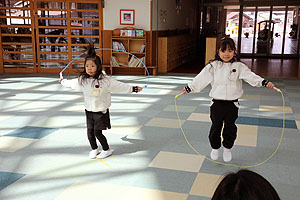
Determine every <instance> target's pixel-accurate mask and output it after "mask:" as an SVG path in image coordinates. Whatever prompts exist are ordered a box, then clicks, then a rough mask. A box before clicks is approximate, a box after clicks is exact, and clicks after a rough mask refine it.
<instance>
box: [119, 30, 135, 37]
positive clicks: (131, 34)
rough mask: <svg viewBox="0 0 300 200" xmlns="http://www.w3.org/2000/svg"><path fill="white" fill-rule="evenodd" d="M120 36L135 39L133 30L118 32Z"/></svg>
mask: <svg viewBox="0 0 300 200" xmlns="http://www.w3.org/2000/svg"><path fill="white" fill-rule="evenodd" d="M120 36H122V37H126V36H128V37H135V30H120Z"/></svg>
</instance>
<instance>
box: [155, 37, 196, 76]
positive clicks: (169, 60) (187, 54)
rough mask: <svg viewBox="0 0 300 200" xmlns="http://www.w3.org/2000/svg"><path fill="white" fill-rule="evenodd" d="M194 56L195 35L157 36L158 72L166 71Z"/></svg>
mask: <svg viewBox="0 0 300 200" xmlns="http://www.w3.org/2000/svg"><path fill="white" fill-rule="evenodd" d="M195 56H196V37H195V36H193V35H179V36H171V37H159V38H158V72H168V71H170V70H172V69H174V68H176V67H178V66H180V65H182V64H184V63H187V62H189V61H191V60H192V59H194V58H195Z"/></svg>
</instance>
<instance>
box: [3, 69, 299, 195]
mask: <svg viewBox="0 0 300 200" xmlns="http://www.w3.org/2000/svg"><path fill="white" fill-rule="evenodd" d="M57 77H58V75H57V76H56V75H53V74H45V75H44V74H43V75H41V74H38V75H36V74H34V75H24V74H17V75H16V74H15V75H13V74H10V75H8V74H1V75H0V97H1V98H0V107H1V113H0V127H1V129H0V158H1V159H0V199H4V200H11V199H18V200H23V199H49V200H50V199H59V200H61V199H63V200H69V199H80V200H81V199H89V197H90V198H91V199H95V198H96V199H112V200H117V199H124V197H125V196H126V197H128V198H130V199H139V200H140V199H143V200H147V199H149V200H196V199H201V200H208V199H210V197H211V196H212V194H213V191H214V189H215V187H216V185H217V184H218V182H219V181H220V180H221V178H222V177H223V176H224V175H225V174H226V173H228V172H232V171H236V170H238V168H237V167H234V166H225V165H222V164H216V163H212V162H210V161H209V160H207V159H205V157H204V156H208V155H209V153H210V146H209V143H208V131H209V128H210V119H209V106H210V104H211V98H210V97H209V96H208V93H209V90H210V88H209V87H208V88H206V89H205V90H203V91H202V92H201V93H199V94H189V95H182V96H180V97H179V98H178V99H177V101H176V103H177V106H178V111H179V116H180V119H181V121H180V122H181V124H182V128H183V130H184V132H185V134H186V137H187V140H188V142H189V143H190V145H192V146H193V147H194V148H195V150H196V151H197V152H199V153H196V152H195V151H194V150H193V149H192V148H191V147H190V146H189V144H188V143H187V141H186V140H185V138H184V136H183V134H182V131H181V129H180V127H179V123H178V119H177V114H176V109H175V106H174V104H175V102H174V96H175V95H176V94H178V93H179V92H180V90H181V89H182V88H183V86H184V85H185V84H186V83H188V82H190V81H191V80H192V78H193V76H189V75H182V74H180V75H176V74H169V75H166V76H155V77H150V79H149V80H150V82H149V85H148V87H147V88H144V90H143V91H142V92H141V93H139V94H130V95H127V94H126V95H124V94H113V95H112V106H111V108H110V113H111V122H112V129H111V130H108V131H104V134H105V135H106V136H107V138H108V141H109V143H110V146H111V148H112V149H114V154H113V155H112V156H111V157H109V158H107V159H104V160H90V159H88V153H89V151H90V149H89V144H88V140H87V137H86V128H85V127H86V126H85V115H84V112H83V111H84V107H83V99H82V96H81V93H80V92H77V91H72V90H69V89H67V88H63V87H62V86H61V85H60V84H58V78H57ZM69 77H72V76H69ZM114 77H115V78H116V79H118V80H121V81H123V82H127V83H132V84H134V85H136V84H137V85H139V86H143V85H145V83H147V78H146V77H144V76H114ZM272 81H273V82H274V83H275V84H276V86H277V87H278V88H280V89H281V90H282V91H283V94H284V97H285V105H286V107H285V118H286V121H285V131H284V135H283V138H282V143H281V145H280V147H279V150H278V152H277V154H276V155H275V156H274V157H273V158H272V159H270V160H269V161H268V162H266V163H264V164H262V165H259V166H255V167H252V168H250V169H251V170H254V171H256V172H258V173H260V174H261V175H263V176H264V177H266V178H267V179H268V180H269V181H270V182H271V183H272V185H273V186H274V187H275V188H276V190H277V191H278V193H279V195H280V197H281V199H284V200H294V199H298V198H299V196H300V191H299V187H300V171H299V168H300V156H299V152H300V145H299V143H300V132H299V129H300V88H299V85H300V80H296V79H272ZM244 90H245V94H244V96H243V97H242V98H241V99H240V104H241V107H240V111H239V118H238V120H237V125H238V139H237V140H236V143H235V146H234V148H233V160H232V162H231V163H232V164H235V165H242V166H248V165H256V164H259V163H261V162H263V161H264V160H265V159H267V158H268V157H269V156H270V155H271V154H272V153H273V152H274V151H275V149H276V147H277V145H278V143H279V141H280V137H281V134H282V130H283V129H282V126H283V121H282V119H283V113H282V108H283V107H282V98H281V95H280V93H278V92H275V91H272V90H268V89H266V88H253V87H251V86H249V85H248V84H246V83H244ZM219 161H220V162H222V157H221V158H220V159H219Z"/></svg>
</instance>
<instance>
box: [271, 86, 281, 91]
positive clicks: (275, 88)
mask: <svg viewBox="0 0 300 200" xmlns="http://www.w3.org/2000/svg"><path fill="white" fill-rule="evenodd" d="M273 89H274V90H276V91H277V92H281V90H280V89H278V88H277V87H275V86H274V87H273Z"/></svg>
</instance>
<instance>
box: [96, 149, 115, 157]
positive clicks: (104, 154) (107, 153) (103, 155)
mask: <svg viewBox="0 0 300 200" xmlns="http://www.w3.org/2000/svg"><path fill="white" fill-rule="evenodd" d="M112 152H113V150H112V149H108V150H107V151H101V153H100V154H99V155H98V156H97V158H99V159H103V158H106V157H108V156H110V155H111V154H112Z"/></svg>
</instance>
